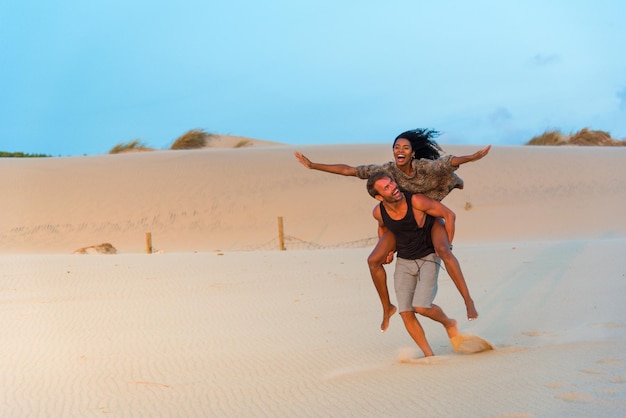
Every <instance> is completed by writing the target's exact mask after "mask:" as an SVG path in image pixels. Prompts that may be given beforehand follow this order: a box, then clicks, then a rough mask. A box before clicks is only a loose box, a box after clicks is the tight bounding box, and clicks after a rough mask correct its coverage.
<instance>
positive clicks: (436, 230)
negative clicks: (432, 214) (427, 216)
mask: <svg viewBox="0 0 626 418" xmlns="http://www.w3.org/2000/svg"><path fill="white" fill-rule="evenodd" d="M431 235H432V240H433V246H434V247H435V252H436V253H437V255H438V256H439V258H441V260H443V263H444V264H445V265H446V271H447V272H448V274H449V275H450V278H451V279H452V281H453V282H454V285H455V286H456V288H457V289H458V291H459V293H460V294H461V296H462V297H463V301H464V302H465V308H466V309H467V319H469V320H470V321H472V320H474V319H476V318H478V312H477V311H476V307H475V306H474V301H473V300H472V298H471V296H470V293H469V289H468V288H467V283H466V282H465V277H463V272H462V271H461V266H460V265H459V260H457V258H456V257H455V256H454V254H452V251H451V250H450V242H448V234H447V233H446V229H445V227H444V226H443V225H442V223H441V221H440V220H439V219H437V220H436V221H435V223H434V224H433V229H432V232H431Z"/></svg>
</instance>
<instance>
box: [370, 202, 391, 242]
mask: <svg viewBox="0 0 626 418" xmlns="http://www.w3.org/2000/svg"><path fill="white" fill-rule="evenodd" d="M372 215H373V216H374V219H376V221H377V222H378V238H380V237H382V236H383V234H384V233H385V232H387V231H388V229H387V227H386V226H385V223H384V222H383V217H382V215H381V214H380V205H376V207H375V208H374V210H373V212H372Z"/></svg>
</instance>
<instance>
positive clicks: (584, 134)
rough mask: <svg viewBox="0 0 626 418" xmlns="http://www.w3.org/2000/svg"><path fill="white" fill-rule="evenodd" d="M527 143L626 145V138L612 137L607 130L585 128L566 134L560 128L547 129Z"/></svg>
mask: <svg viewBox="0 0 626 418" xmlns="http://www.w3.org/2000/svg"><path fill="white" fill-rule="evenodd" d="M526 145H579V146H611V147H614V146H626V140H621V141H618V140H617V139H613V138H611V135H610V134H609V133H608V132H605V131H594V130H591V129H588V128H583V129H581V130H580V131H578V132H575V133H572V134H569V135H565V134H562V133H561V132H560V131H558V130H553V131H545V132H544V133H543V134H541V135H538V136H535V137H533V138H532V139H531V140H530V141H528V142H527V143H526Z"/></svg>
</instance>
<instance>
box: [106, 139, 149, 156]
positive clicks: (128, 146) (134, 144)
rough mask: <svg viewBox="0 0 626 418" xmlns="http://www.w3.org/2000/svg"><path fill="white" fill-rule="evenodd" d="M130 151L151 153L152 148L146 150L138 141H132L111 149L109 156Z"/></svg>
mask: <svg viewBox="0 0 626 418" xmlns="http://www.w3.org/2000/svg"><path fill="white" fill-rule="evenodd" d="M130 151H152V148H148V147H146V145H145V144H144V143H143V142H140V141H139V140H138V139H134V140H132V141H128V142H122V143H119V144H117V145H116V146H114V147H113V148H111V150H110V151H109V154H120V153H123V152H130Z"/></svg>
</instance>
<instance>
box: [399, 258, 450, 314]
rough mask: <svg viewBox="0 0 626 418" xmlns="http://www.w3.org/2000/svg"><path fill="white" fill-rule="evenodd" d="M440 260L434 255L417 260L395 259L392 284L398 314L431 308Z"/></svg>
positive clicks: (435, 291)
mask: <svg viewBox="0 0 626 418" xmlns="http://www.w3.org/2000/svg"><path fill="white" fill-rule="evenodd" d="M440 260H441V259H440V258H439V257H437V255H436V254H435V253H432V254H429V255H427V256H426V257H423V258H420V259H417V260H407V259H405V258H396V270H395V272H394V274H393V283H394V287H395V289H396V299H397V300H398V309H399V310H400V312H413V311H414V310H415V309H413V308H414V307H416V308H431V307H432V306H433V301H434V300H435V295H436V294H437V276H438V275H439V263H440Z"/></svg>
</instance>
